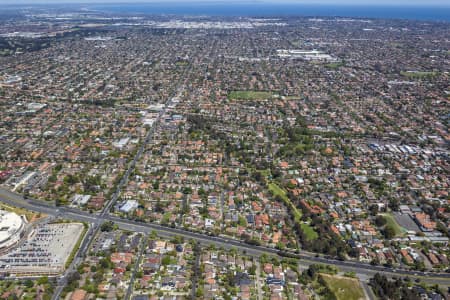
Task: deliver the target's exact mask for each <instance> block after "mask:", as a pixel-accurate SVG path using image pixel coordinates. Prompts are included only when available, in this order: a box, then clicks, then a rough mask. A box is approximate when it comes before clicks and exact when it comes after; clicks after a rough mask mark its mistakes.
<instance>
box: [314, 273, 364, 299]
mask: <svg viewBox="0 0 450 300" xmlns="http://www.w3.org/2000/svg"><path fill="white" fill-rule="evenodd" d="M320 276H321V277H322V279H323V280H324V281H325V283H326V284H327V286H328V288H329V289H330V290H331V292H333V294H334V295H335V296H336V299H337V300H359V299H364V292H363V290H362V289H361V286H360V284H359V281H358V280H357V279H354V278H347V277H340V276H331V275H327V274H320Z"/></svg>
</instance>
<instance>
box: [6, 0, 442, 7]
mask: <svg viewBox="0 0 450 300" xmlns="http://www.w3.org/2000/svg"><path fill="white" fill-rule="evenodd" d="M152 2H159V3H161V2H163V3H168V2H178V3H180V2H182V3H189V2H196V3H214V2H221V3H224V2H226V3H230V5H232V3H239V2H244V1H238V0H229V1H226V0H131V1H130V0H0V5H1V4H55V3H56V4H62V3H85V4H86V3H89V4H93V3H152ZM245 2H246V3H249V2H255V3H258V2H262V3H298V4H333V5H338V4H342V5H375V4H376V5H396V6H397V5H398V6H403V5H405V6H406V5H408V6H411V5H424V6H431V5H432V6H450V4H449V2H450V1H449V0H245Z"/></svg>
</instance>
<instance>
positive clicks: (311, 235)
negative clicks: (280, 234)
mask: <svg viewBox="0 0 450 300" xmlns="http://www.w3.org/2000/svg"><path fill="white" fill-rule="evenodd" d="M269 190H270V191H272V193H273V195H274V196H275V197H276V196H279V197H280V198H281V199H283V202H284V204H285V205H286V207H287V208H288V210H290V211H291V213H292V215H293V216H294V221H295V223H298V224H300V228H301V229H302V230H303V232H304V233H305V234H306V238H307V239H308V240H314V239H316V238H317V237H318V235H317V232H315V231H314V229H313V228H312V227H311V226H309V225H308V224H305V223H302V222H301V217H302V214H301V211H299V210H298V209H297V207H295V206H294V204H292V202H291V200H290V199H289V197H288V196H287V195H286V192H285V191H284V190H283V189H282V188H280V187H279V186H278V185H277V184H275V183H273V182H272V183H269Z"/></svg>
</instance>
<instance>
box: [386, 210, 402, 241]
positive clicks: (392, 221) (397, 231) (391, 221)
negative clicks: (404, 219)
mask: <svg viewBox="0 0 450 300" xmlns="http://www.w3.org/2000/svg"><path fill="white" fill-rule="evenodd" d="M383 217H384V218H385V219H386V222H387V224H386V225H388V226H392V228H394V230H395V235H396V236H400V235H403V234H404V233H405V230H404V229H403V228H401V227H400V225H398V223H397V221H395V219H394V216H393V215H391V214H383Z"/></svg>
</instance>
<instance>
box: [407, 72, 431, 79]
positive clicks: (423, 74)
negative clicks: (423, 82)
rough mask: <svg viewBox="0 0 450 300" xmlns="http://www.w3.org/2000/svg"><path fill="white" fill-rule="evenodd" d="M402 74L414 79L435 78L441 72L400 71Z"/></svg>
mask: <svg viewBox="0 0 450 300" xmlns="http://www.w3.org/2000/svg"><path fill="white" fill-rule="evenodd" d="M400 74H401V75H403V76H405V77H408V78H412V79H422V78H433V77H436V76H438V75H439V72H420V71H406V72H404V71H403V72H400Z"/></svg>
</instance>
